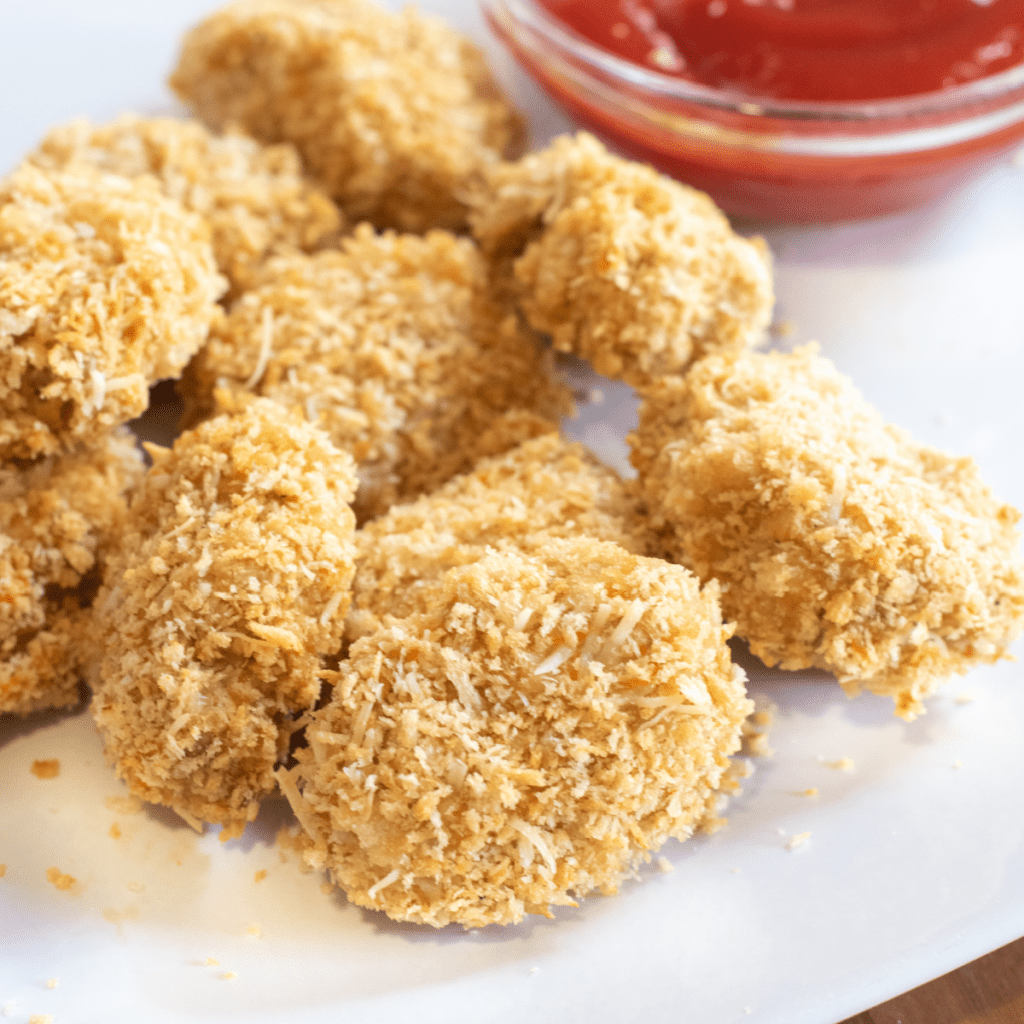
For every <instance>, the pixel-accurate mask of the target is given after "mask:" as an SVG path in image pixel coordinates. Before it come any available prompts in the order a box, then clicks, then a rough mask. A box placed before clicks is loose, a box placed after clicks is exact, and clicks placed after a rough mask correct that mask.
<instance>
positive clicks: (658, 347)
mask: <svg viewBox="0 0 1024 1024" xmlns="http://www.w3.org/2000/svg"><path fill="white" fill-rule="evenodd" d="M475 201H476V204H477V205H476V207H475V209H474V212H473V216H472V218H471V223H472V229H473V232H474V234H475V235H476V237H477V238H478V239H479V240H480V242H481V245H482V247H483V249H484V251H485V252H486V253H487V254H488V255H489V256H490V257H491V258H492V259H493V260H495V262H496V264H497V265H498V266H499V267H503V266H510V267H511V268H512V269H511V271H510V273H511V280H510V281H509V287H510V288H511V290H512V292H513V294H515V295H517V296H518V299H519V302H520V305H521V307H522V310H523V313H524V314H525V316H526V318H527V320H528V321H529V323H530V325H531V326H532V327H534V328H535V329H536V330H538V331H543V332H545V333H547V334H550V335H551V337H552V339H553V340H554V345H555V348H556V349H558V350H559V351H561V352H573V353H575V354H576V355H578V356H581V357H582V358H584V359H586V360H588V361H589V362H590V363H591V364H592V365H593V367H594V369H595V370H597V372H598V373H602V374H604V375H605V376H607V377H613V378H621V379H623V380H626V381H628V382H629V383H631V384H634V385H636V386H637V387H640V388H642V387H644V386H645V385H646V384H648V383H650V382H651V380H652V379H655V378H657V377H658V376H659V375H661V374H666V373H680V372H682V371H683V370H684V369H685V368H686V366H687V365H688V364H689V362H690V361H691V360H692V359H694V358H697V357H699V356H701V355H704V354H706V353H707V352H711V351H714V350H718V349H731V348H743V347H746V346H748V345H751V344H754V343H755V342H758V341H760V340H761V339H762V338H763V336H764V334H765V330H766V328H767V326H768V321H769V318H770V314H771V308H772V302H773V296H772V280H771V259H770V257H769V254H768V249H767V247H766V246H765V244H764V242H763V241H762V240H761V239H759V238H758V239H753V240H747V239H743V238H740V237H739V236H738V235H736V234H735V233H734V232H733V230H732V228H731V227H730V226H729V222H728V221H727V220H726V218H725V216H724V215H723V214H722V212H721V211H720V210H719V209H718V208H717V207H716V206H715V205H714V203H713V202H712V201H711V200H710V199H709V198H708V197H707V196H706V195H704V193H702V192H697V191H696V190H694V189H691V188H688V187H687V186H685V185H681V184H679V183H678V182H676V181H673V180H672V179H670V178H667V177H665V176H664V175H661V174H658V173H657V172H656V171H654V170H653V169H652V168H650V167H647V166H644V165H642V164H638V163H633V162H631V161H628V160H623V159H621V158H619V157H616V156H612V155H611V154H610V153H608V152H607V151H606V150H605V149H604V147H603V146H602V145H601V144H600V143H599V142H598V141H597V140H596V139H595V138H593V137H592V136H590V135H586V134H580V135H577V136H575V137H568V136H564V137H561V138H557V139H555V140H554V141H553V142H552V143H551V144H550V145H549V146H548V147H547V148H546V149H543V150H540V151H538V152H535V153H531V154H529V155H528V156H526V157H524V158H523V159H522V160H520V161H518V162H517V163H504V164H496V165H494V166H493V167H492V168H491V169H490V170H489V172H488V179H487V185H486V187H485V188H484V189H482V190H481V191H480V193H479V194H478V195H477V197H476V200H475Z"/></svg>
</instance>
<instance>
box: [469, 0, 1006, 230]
mask: <svg viewBox="0 0 1024 1024" xmlns="http://www.w3.org/2000/svg"><path fill="white" fill-rule="evenodd" d="M484 10H485V13H486V14H487V16H488V18H489V20H490V22H491V25H492V26H493V27H494V28H495V29H496V31H497V32H498V34H499V35H500V36H501V37H502V38H503V39H504V40H505V42H506V43H508V45H509V46H510V48H511V49H512V51H513V53H514V54H515V55H516V57H517V59H518V60H519V62H520V63H521V64H522V65H523V66H524V67H525V68H526V69H527V70H528V71H530V72H531V73H532V74H533V75H534V77H536V78H537V80H538V81H539V82H540V84H541V85H542V86H544V88H545V89H546V90H547V91H548V92H549V93H550V94H551V95H552V96H553V97H554V98H555V99H556V100H557V101H558V102H560V103H561V104H562V105H563V106H564V107H566V109H567V110H568V111H569V112H570V113H571V114H572V115H573V116H574V117H575V118H576V119H577V120H578V121H579V122H580V123H581V124H583V125H584V126H585V127H588V128H590V129H592V130H594V131H595V132H596V133H597V134H598V135H600V136H602V137H603V138H604V139H605V140H606V141H607V142H609V143H610V144H611V145H612V146H613V148H615V149H617V150H619V151H620V152H624V153H625V154H626V155H628V156H632V157H634V158H636V159H641V160H645V161H647V162H650V163H653V164H654V165H655V166H657V167H659V168H661V169H662V170H664V171H666V172H667V173H669V174H672V175H674V176H675V177H677V178H679V179H680V180H682V181H685V182H687V183H689V184H692V185H695V186H696V187H698V188H702V189H704V190H705V191H707V192H709V193H711V195H712V196H713V197H714V198H715V199H716V200H717V201H718V202H719V204H720V205H721V206H723V207H724V208H725V209H726V210H728V211H730V212H732V213H738V214H741V215H745V216H748V217H753V218H759V219H761V218H768V219H785V220H799V221H829V220H844V219H851V218H856V217H863V216H871V215H877V214H882V213H889V212H892V211H895V210H900V209H905V208H907V207H911V206H915V205H919V204H921V203H924V202H927V201H928V200H930V199H934V198H935V197H937V196H938V195H940V194H942V193H943V192H945V191H947V190H948V189H950V188H952V187H954V186H955V185H957V184H960V183H962V182H964V181H966V180H968V179H969V178H970V177H972V176H973V175H975V174H977V173H978V172H979V171H980V170H982V169H983V168H984V167H986V166H988V165H989V164H990V163H991V162H992V161H993V160H994V159H995V158H997V157H998V156H1000V155H1002V154H1005V153H1006V152H1007V151H1009V150H1010V149H1012V148H1014V147H1015V146H1016V145H1018V144H1019V143H1020V142H1021V141H1022V140H1024V0H988V2H987V3H986V2H982V0H484Z"/></svg>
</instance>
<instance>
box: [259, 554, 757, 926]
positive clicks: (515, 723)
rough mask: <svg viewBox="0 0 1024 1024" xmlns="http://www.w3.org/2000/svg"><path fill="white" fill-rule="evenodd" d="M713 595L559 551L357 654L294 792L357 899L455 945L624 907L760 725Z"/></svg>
mask: <svg viewBox="0 0 1024 1024" xmlns="http://www.w3.org/2000/svg"><path fill="white" fill-rule="evenodd" d="M715 590H716V588H715V587H714V586H712V587H710V588H708V589H706V590H705V591H704V592H703V593H699V592H698V585H697V582H696V580H695V579H694V578H693V577H692V576H691V575H690V574H689V573H687V572H686V571H685V570H683V569H681V568H680V567H678V566H672V565H668V564H667V563H664V562H658V561H655V560H652V559H645V558H639V557H637V556H634V555H630V554H628V553H627V552H625V551H623V550H622V549H621V548H619V547H618V546H617V545H615V544H610V543H606V542H601V541H593V540H588V539H576V540H572V541H569V540H552V541H550V542H549V544H548V545H547V546H546V547H545V548H544V549H543V551H542V552H538V554H537V555H535V556H533V557H530V556H527V555H524V554H523V553H521V552H516V551H504V552H494V553H492V554H490V555H488V556H486V557H485V558H483V559H481V560H480V561H478V562H476V563H474V564H473V565H469V566H463V567H461V568H457V569H453V570H452V571H451V572H450V573H449V574H448V575H447V576H446V577H445V585H444V590H443V594H442V596H441V600H440V601H439V602H438V603H436V604H435V606H434V607H433V608H432V609H430V610H429V611H424V613H423V614H418V615H413V616H410V617H409V618H407V619H404V620H394V621H392V623H391V624H390V625H388V626H385V627H384V628H382V629H381V630H380V631H379V632H377V633H375V634H373V635H372V636H368V637H364V638H362V639H361V640H359V641H358V642H357V643H355V644H354V645H353V647H352V650H351V652H350V656H349V659H348V661H347V662H344V663H343V664H342V666H341V670H340V672H339V676H338V680H337V683H336V686H335V690H334V695H333V697H332V700H331V701H330V703H329V704H327V705H326V706H325V707H324V708H323V709H321V710H320V711H318V712H316V713H315V714H314V715H313V719H312V722H311V724H310V726H309V727H308V729H307V736H308V738H309V747H308V748H307V749H306V750H303V751H300V752H299V753H298V755H297V756H298V759H299V764H298V766H297V768H295V769H294V770H293V771H292V772H291V773H285V772H282V773H279V778H280V779H281V785H282V789H283V790H284V792H285V794H286V796H288V798H289V800H290V801H291V803H292V806H293V808H294V810H295V812H296V815H297V816H298V818H299V821H300V822H301V823H302V825H303V826H304V828H305V829H306V830H307V833H308V837H307V840H306V846H307V849H306V852H305V857H306V860H307V862H308V863H310V864H311V865H313V866H314V867H327V868H328V869H329V871H330V874H331V877H332V878H333V880H334V881H335V883H336V884H338V885H340V886H341V887H342V888H344V890H345V892H346V893H347V895H348V897H349V899H350V900H352V901H353V902H354V903H357V904H359V905H361V906H366V907H371V908H373V909H377V910H383V911H384V912H385V913H387V914H388V915H389V916H390V917H393V918H395V919H397V920H406V921H415V922H419V923H423V924H430V925H434V926H436V927H440V926H443V925H445V924H448V923H450V922H458V923H461V924H463V925H465V926H466V927H475V926H478V925H484V924H491V923H503V924H507V923H512V922H515V921H518V920H520V919H521V918H522V916H523V915H524V913H540V914H550V910H549V907H550V906H551V905H556V906H557V905H565V904H572V903H573V899H572V895H573V894H576V895H582V894H584V893H587V892H589V891H591V890H592V889H595V888H596V889H600V890H601V891H602V892H613V891H615V889H616V887H617V886H618V885H619V883H620V882H621V881H622V880H623V879H624V878H626V877H628V876H629V875H630V874H631V873H632V871H633V870H634V868H635V865H636V864H638V863H639V862H641V861H643V860H645V859H647V858H648V857H649V852H650V851H652V850H656V849H657V848H658V847H659V846H660V845H661V844H662V843H663V842H664V841H665V839H667V838H668V837H669V836H675V837H677V838H680V839H685V838H686V837H687V836H689V835H690V834H692V832H693V830H694V828H695V827H697V826H698V824H699V823H700V822H701V820H702V819H703V818H704V816H705V813H706V810H707V804H708V798H709V796H710V794H711V793H712V792H713V791H714V790H715V789H716V788H717V787H718V786H719V784H720V783H721V782H722V781H723V778H724V777H725V774H726V771H727V769H728V768H729V755H730V754H731V753H733V752H734V751H735V750H736V749H737V747H738V745H739V733H740V725H741V722H742V720H743V718H744V717H745V716H746V715H747V714H748V713H749V711H750V710H751V709H752V708H751V705H750V702H749V701H748V700H747V699H746V698H745V696H744V689H743V674H742V672H740V671H739V670H736V669H734V667H733V665H732V663H731V661H730V658H729V652H728V648H727V646H726V644H725V639H726V637H727V636H728V635H729V633H730V632H731V630H730V629H729V628H728V627H723V626H722V624H721V619H720V617H719V613H718V604H717V600H716V596H715Z"/></svg>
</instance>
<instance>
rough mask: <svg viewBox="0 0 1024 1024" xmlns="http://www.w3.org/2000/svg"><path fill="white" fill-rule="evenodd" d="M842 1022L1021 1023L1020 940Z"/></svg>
mask: <svg viewBox="0 0 1024 1024" xmlns="http://www.w3.org/2000/svg"><path fill="white" fill-rule="evenodd" d="M842 1024H1024V939H1018V940H1017V941H1016V942H1011V943H1010V945H1008V946H1003V948H1002V949H997V950H996V951H995V952H994V953H989V954H988V956H983V957H981V959H980V960H975V961H973V963H969V964H967V965H966V966H964V967H961V968H960V969H959V970H957V971H953V972H951V973H950V974H946V975H943V976H942V977H941V978H936V979H935V980H934V981H930V982H928V984H927V985H922V986H921V987H920V988H915V989H913V990H912V991H910V992H905V993H904V994H903V995H901V996H897V997H896V998H895V999H890V1000H889V1002H887V1003H882V1005H881V1006H876V1007H875V1008H874V1009H873V1010H868V1011H867V1012H866V1013H859V1014H857V1016H856V1017H850V1018H849V1019H848V1020H845V1021H843V1022H842Z"/></svg>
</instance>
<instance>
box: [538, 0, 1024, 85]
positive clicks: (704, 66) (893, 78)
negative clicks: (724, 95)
mask: <svg viewBox="0 0 1024 1024" xmlns="http://www.w3.org/2000/svg"><path fill="white" fill-rule="evenodd" d="M541 3H542V5H543V6H544V7H545V8H547V9H548V10H549V11H550V12H551V13H552V14H554V15H555V16H556V17H557V18H559V20H561V21H563V22H565V24H566V25H568V26H570V27H571V28H573V29H575V30H576V31H577V32H579V33H580V35H582V36H585V37H586V38H587V39H589V40H591V41H592V42H594V43H596V44H597V45H598V46H601V47H603V48H604V49H606V50H609V51H611V52H612V53H616V54H619V55H621V56H622V57H625V58H626V59H627V60H630V61H633V62H635V63H637V64H643V65H647V66H648V67H650V68H651V70H653V71H660V72H663V73H667V74H671V75H677V76H679V77H681V78H686V79H689V80H690V81H693V82H699V83H701V84H703V85H709V86H712V87H713V88H715V89H725V90H731V91H736V92H742V93H745V94H747V95H748V96H752V97H757V98H760V99H776V100H778V99H786V100H826V101H830V102H834V101H848V100H875V99H889V98H893V97H897V96H912V95H914V94H915V93H923V92H934V91H937V90H940V89H950V88H953V87H955V86H957V85H962V84H963V83H964V82H973V81H975V80H976V79H979V78H985V77H987V76H989V75H993V74H996V73H998V72H1000V71H1005V70H1006V69H1007V68H1011V67H1013V66H1014V65H1015V64H1019V63H1021V61H1022V60H1024V0H989V2H988V3H980V2H978V0H614V2H611V3H600V2H593V0H541Z"/></svg>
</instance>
